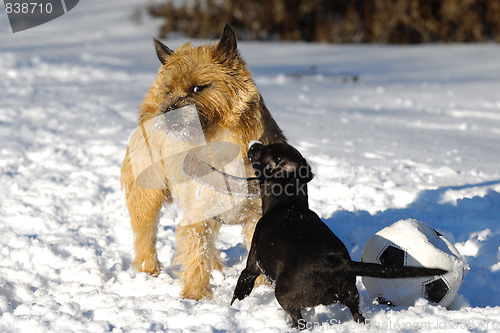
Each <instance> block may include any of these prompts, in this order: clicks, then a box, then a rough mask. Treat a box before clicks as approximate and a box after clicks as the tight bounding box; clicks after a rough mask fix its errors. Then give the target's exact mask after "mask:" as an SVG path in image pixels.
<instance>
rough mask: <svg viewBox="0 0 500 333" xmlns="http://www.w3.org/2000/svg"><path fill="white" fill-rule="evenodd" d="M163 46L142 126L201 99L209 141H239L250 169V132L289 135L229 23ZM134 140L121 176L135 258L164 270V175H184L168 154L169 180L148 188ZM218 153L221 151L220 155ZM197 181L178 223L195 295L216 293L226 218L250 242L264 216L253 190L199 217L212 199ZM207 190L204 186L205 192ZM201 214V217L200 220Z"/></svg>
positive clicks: (188, 290)
mask: <svg viewBox="0 0 500 333" xmlns="http://www.w3.org/2000/svg"><path fill="white" fill-rule="evenodd" d="M155 47H156V53H157V55H158V58H159V59H160V61H161V63H162V66H161V67H160V69H159V71H158V74H157V76H156V78H155V80H154V82H153V85H152V87H151V89H150V90H149V92H148V93H147V95H146V98H145V100H144V102H143V103H142V106H141V108H140V115H139V126H140V127H141V126H143V125H144V124H145V123H146V122H147V121H148V120H151V119H153V118H154V117H156V116H158V115H162V114H167V113H168V112H169V111H170V110H172V109H178V108H181V107H184V106H188V105H195V106H196V109H197V112H198V116H199V119H200V122H201V126H202V128H203V132H204V133H203V134H204V138H205V140H206V142H207V143H208V144H210V143H211V142H216V141H217V142H229V143H232V144H235V145H237V146H238V147H239V149H240V150H241V154H242V156H244V167H245V170H246V173H247V175H252V174H253V170H252V168H251V166H250V163H249V162H248V159H247V158H246V150H247V147H248V144H249V142H250V141H251V140H260V141H261V142H263V143H265V144H269V143H273V142H285V141H286V138H285V137H284V135H283V133H282V131H281V130H280V128H279V127H278V125H277V124H276V122H275V121H274V119H273V118H272V116H271V114H270V113H269V111H268V109H267V108H266V106H265V105H264V101H263V99H262V96H261V95H260V93H259V91H258V89H257V87H256V85H255V83H254V82H253V80H252V78H251V73H250V72H249V70H248V69H247V66H246V63H245V62H244V60H243V59H242V58H241V56H240V55H239V52H238V50H237V44H236V37H235V35H234V32H233V30H232V29H231V27H230V26H229V25H226V26H225V27H224V32H223V35H222V37H221V39H220V40H219V42H218V43H217V44H216V45H205V46H199V47H192V45H191V44H190V43H187V44H185V45H183V46H182V47H180V48H179V49H178V50H177V51H175V52H174V51H172V50H170V49H169V48H168V47H167V46H165V45H164V44H162V43H161V42H159V41H158V40H155ZM149 144H150V145H151V147H149V146H148V149H149V148H151V149H152V150H154V149H155V146H158V145H161V142H155V141H154V140H153V141H151V142H148V145H149ZM134 149H135V148H134V146H133V145H132V144H131V143H130V142H129V145H128V147H127V154H126V156H125V159H124V161H123V165H122V168H121V183H122V186H124V187H125V196H126V202H127V206H128V210H129V214H130V222H131V225H132V230H133V232H134V236H135V251H136V259H135V262H134V265H135V266H136V267H137V269H138V270H139V271H141V272H146V273H149V274H151V275H154V276H157V275H158V274H159V272H160V263H159V261H158V258H157V254H156V235H157V227H158V220H159V216H160V208H161V207H162V205H163V203H164V202H172V200H173V198H172V197H173V195H172V193H173V192H172V188H171V186H169V184H168V182H167V181H165V178H168V177H170V178H169V179H173V178H175V176H176V175H179V176H180V173H181V170H180V168H179V167H178V165H176V164H175V163H171V162H169V161H162V167H163V170H164V174H163V175H161V174H160V176H158V178H159V179H157V180H158V181H160V182H163V184H164V186H163V187H162V188H156V189H155V188H153V189H152V188H145V187H144V186H142V185H141V184H140V183H139V184H138V182H137V179H136V177H135V176H136V175H134V172H133V165H132V164H133V162H132V161H131V159H132V157H131V154H133V152H134V151H133V150H134ZM215 158H217V156H215ZM197 191H199V189H198V187H197V186H195V185H193V186H189V185H187V186H185V187H184V188H183V190H182V191H180V192H181V193H180V194H179V195H176V196H174V197H175V200H176V201H177V202H176V203H177V205H178V206H180V207H183V209H184V215H183V219H184V220H186V219H191V220H189V223H183V221H182V220H181V222H180V223H179V226H178V229H177V235H176V239H177V244H176V258H175V261H174V263H175V264H180V265H181V271H180V275H181V278H182V288H183V289H182V292H181V296H183V297H185V298H191V299H196V300H199V299H202V298H210V297H211V296H212V292H211V290H210V276H211V271H212V269H217V270H221V268H222V263H221V260H220V258H219V252H218V250H217V249H216V248H215V244H214V242H215V239H216V237H217V234H218V230H219V228H220V223H232V224H234V223H238V224H242V225H243V234H244V238H245V242H246V245H247V246H248V247H249V246H250V242H251V239H252V235H253V231H254V229H255V224H256V223H257V221H258V219H259V218H260V216H261V204H260V199H258V198H257V199H251V198H247V199H245V200H244V203H243V204H240V205H238V206H237V207H235V208H234V209H232V210H231V211H228V212H226V213H224V214H221V215H219V216H216V217H214V218H208V219H205V220H202V221H197V222H196V221H195V220H196V218H195V217H193V216H203V211H204V210H207V209H209V208H210V206H211V205H212V203H211V202H210V200H207V201H206V202H205V203H204V202H203V201H200V200H198V201H197V202H196V204H193V200H192V198H194V197H195V196H199V195H200V193H199V192H197ZM202 195H203V193H202ZM193 221H195V222H196V223H193Z"/></svg>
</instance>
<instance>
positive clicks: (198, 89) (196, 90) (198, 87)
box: [193, 84, 208, 94]
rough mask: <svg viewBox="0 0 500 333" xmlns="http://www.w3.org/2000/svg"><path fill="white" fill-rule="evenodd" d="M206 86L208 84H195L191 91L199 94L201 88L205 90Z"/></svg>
mask: <svg viewBox="0 0 500 333" xmlns="http://www.w3.org/2000/svg"><path fill="white" fill-rule="evenodd" d="M207 87H208V84H206V85H203V86H195V87H194V88H193V92H194V93H195V94H199V93H201V92H202V91H203V90H205V89H206V88H207Z"/></svg>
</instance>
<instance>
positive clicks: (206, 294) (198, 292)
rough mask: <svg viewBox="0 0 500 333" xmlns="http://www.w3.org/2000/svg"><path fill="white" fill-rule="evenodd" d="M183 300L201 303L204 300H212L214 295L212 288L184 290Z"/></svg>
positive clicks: (182, 293)
mask: <svg viewBox="0 0 500 333" xmlns="http://www.w3.org/2000/svg"><path fill="white" fill-rule="evenodd" d="M180 295H181V297H182V298H187V299H194V300H195V301H200V300H202V299H212V297H213V293H212V290H210V288H209V287H208V288H198V289H184V290H182V292H181V294H180Z"/></svg>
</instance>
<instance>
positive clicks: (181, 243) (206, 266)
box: [174, 220, 222, 300]
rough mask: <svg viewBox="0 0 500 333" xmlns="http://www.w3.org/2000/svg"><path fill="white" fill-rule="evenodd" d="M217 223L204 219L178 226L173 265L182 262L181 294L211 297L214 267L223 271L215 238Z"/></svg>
mask: <svg viewBox="0 0 500 333" xmlns="http://www.w3.org/2000/svg"><path fill="white" fill-rule="evenodd" d="M219 229H220V224H219V223H217V222H215V221H213V220H208V221H203V222H198V223H194V224H188V225H185V226H184V225H183V223H182V222H181V223H179V227H178V228H177V247H176V258H175V260H174V264H176V265H181V270H180V272H179V273H180V276H181V279H182V291H181V296H182V297H184V298H190V299H195V300H200V299H203V298H205V299H209V298H211V297H212V291H211V289H210V276H211V273H212V270H213V269H216V270H222V262H221V260H220V256H219V251H218V250H217V248H216V247H215V240H216V239H217V235H218V233H219Z"/></svg>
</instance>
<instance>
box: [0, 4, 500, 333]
mask: <svg viewBox="0 0 500 333" xmlns="http://www.w3.org/2000/svg"><path fill="white" fill-rule="evenodd" d="M145 3H146V2H138V1H133V0H109V1H96V0H89V1H80V2H79V4H78V5H77V6H76V7H75V8H74V9H73V10H72V11H71V12H69V13H68V14H66V15H64V16H62V17H60V18H58V19H56V20H54V21H52V22H49V23H47V24H44V25H42V26H39V27H37V28H35V29H31V30H26V31H23V32H20V33H16V34H12V32H11V30H10V27H9V26H8V21H7V20H6V15H5V11H4V9H3V7H2V9H0V17H1V18H2V19H1V21H0V99H1V103H0V184H2V186H0V244H1V248H0V315H1V318H0V331H2V332H110V331H112V332H155V331H164V330H168V331H169V332H175V331H178V332H180V331H183V332H198V331H201V332H204V331H206V332H213V331H222V332H225V331H231V332H232V331H242V332H252V331H256V332H261V331H262V332H281V331H289V330H291V329H290V327H289V323H288V319H287V316H286V314H285V313H284V311H283V310H282V309H281V308H280V306H279V305H278V303H277V302H276V300H275V298H274V294H273V291H272V289H271V288H270V287H265V286H262V287H259V288H257V289H255V290H254V291H253V292H252V294H251V295H250V296H249V297H247V298H246V299H245V300H243V301H241V302H235V304H234V305H233V306H232V307H231V306H230V305H229V302H230V300H231V297H232V292H233V289H234V287H235V285H236V280H237V278H238V276H239V273H240V271H241V270H242V269H243V266H244V262H245V258H246V250H245V249H244V247H243V246H242V245H241V243H242V238H241V236H240V228H239V227H237V226H224V227H223V228H222V231H221V237H220V241H219V242H218V246H219V248H220V249H221V250H222V252H223V257H224V258H225V260H226V265H227V267H226V268H225V270H224V272H223V273H222V274H219V273H216V274H214V277H213V280H212V283H213V289H214V298H213V299H212V300H205V301H199V302H195V301H191V300H185V299H181V298H180V297H179V296H178V294H179V291H180V285H179V280H178V278H177V277H176V276H175V273H174V269H173V268H172V267H170V264H171V261H172V256H173V252H174V248H175V229H176V217H177V216H176V214H175V212H173V211H172V210H165V211H164V213H163V216H162V219H161V225H160V229H159V237H158V238H159V241H158V251H159V258H160V260H161V261H162V264H163V269H162V272H161V274H160V275H159V276H158V277H157V278H153V277H150V276H147V275H145V274H143V273H138V272H137V271H135V270H134V269H133V267H132V262H133V258H134V254H133V245H132V232H131V230H130V225H129V221H128V214H127V210H126V207H125V203H124V195H123V192H122V191H121V189H120V185H119V174H120V165H121V160H122V158H123V156H124V153H125V148H126V144H127V139H128V137H129V135H130V133H132V131H133V130H134V129H135V126H136V121H137V109H138V106H139V104H140V103H141V101H142V98H143V96H144V94H145V92H146V91H147V89H148V87H149V85H150V84H151V82H152V80H153V77H154V74H155V72H156V70H157V68H158V66H159V63H158V61H157V59H156V56H155V54H154V48H153V44H152V37H153V36H154V35H156V33H157V28H158V26H159V24H160V22H159V21H154V20H150V19H148V18H147V17H146V16H143V17H142V23H141V24H134V23H133V22H132V20H131V18H130V17H131V16H132V14H133V12H134V10H136V9H140V8H141V6H143V5H144V4H145ZM0 7H1V6H0ZM222 25H223V23H221V28H222ZM183 42H185V40H182V39H175V40H169V41H167V45H168V46H169V47H171V48H176V47H178V46H180V45H181V44H182V43H183ZM196 43H200V41H196ZM240 50H241V53H242V55H243V57H244V58H245V59H246V60H247V62H248V63H249V65H250V68H251V69H252V71H253V73H254V79H255V81H256V83H257V85H258V86H259V88H260V90H261V93H262V95H263V96H264V99H265V101H266V103H267V106H268V107H269V109H270V110H271V112H272V113H273V115H274V116H275V118H276V120H277V122H278V123H279V124H280V126H281V127H282V129H283V130H284V131H285V133H286V134H287V136H288V137H289V139H290V141H291V143H292V144H293V145H295V146H296V147H297V148H298V149H299V150H300V151H301V152H302V153H303V155H304V156H305V157H306V158H307V159H308V160H309V161H310V163H311V165H312V167H313V172H314V173H315V175H316V177H315V179H314V180H313V181H312V182H311V183H310V187H309V189H310V190H309V196H310V204H311V207H312V209H313V210H315V211H316V212H317V213H318V214H319V215H320V216H321V217H322V219H323V220H324V221H325V223H326V224H327V225H328V226H329V227H330V228H331V229H332V230H333V231H334V232H335V233H336V234H337V235H338V236H339V237H340V238H341V239H342V240H343V241H344V243H345V244H346V246H347V248H348V249H349V251H350V252H351V255H352V257H353V258H354V259H356V260H359V259H360V256H361V250H362V248H363V245H364V243H365V242H366V241H367V240H368V238H369V237H370V236H371V235H373V234H374V233H375V232H377V231H378V230H380V229H382V228H384V227H386V226H388V225H390V224H392V223H394V222H396V221H398V220H400V219H407V218H414V219H417V220H420V221H422V222H424V223H426V224H427V225H429V226H431V227H432V228H434V229H436V230H438V231H440V232H441V233H442V234H443V235H444V236H445V237H446V238H448V239H449V240H450V241H451V242H452V243H453V244H454V245H455V247H456V248H457V249H458V250H459V251H460V252H461V254H462V255H464V256H465V257H466V259H467V261H468V263H469V265H470V267H471V270H470V272H469V273H468V275H467V276H466V277H465V279H464V281H463V284H462V287H461V289H460V290H459V295H458V297H457V298H456V300H455V302H454V303H453V304H452V305H451V306H450V307H449V308H448V309H446V308H443V307H439V306H431V305H429V304H427V303H426V302H425V301H424V300H418V301H417V302H416V303H415V305H414V306H410V307H395V308H391V307H387V306H381V305H376V304H372V300H371V298H370V297H369V295H368V293H367V292H366V290H365V289H364V287H363V285H362V283H361V279H359V280H358V281H359V282H358V288H359V289H360V292H361V297H362V312H363V314H364V315H365V316H366V317H367V318H368V319H369V320H370V322H369V324H368V325H366V326H362V325H358V324H355V323H354V322H353V321H352V320H351V316H350V314H349V313H348V311H347V310H346V308H344V307H343V306H341V305H332V306H321V307H317V308H316V309H314V310H309V311H307V313H306V314H305V317H306V319H308V320H309V321H311V322H312V324H313V326H311V327H312V328H315V329H316V330H317V331H339V332H350V331H353V330H360V331H364V330H374V331H376V330H384V331H391V332H402V331H405V332H407V331H426V332H427V331H431V332H438V331H443V330H445V329H453V331H457V332H485V331H498V330H499V329H500V303H499V299H500V227H499V225H500V223H499V222H500V169H499V165H500V155H499V150H498V147H499V143H500V140H499V139H500V95H499V94H498V92H499V91H500V63H499V62H498V59H500V47H499V45H497V44H467V45H463V44H452V45H440V44H438V45H419V46H382V45H327V44H307V43H276V42H274V43H264V42H260V43H257V42H242V43H240ZM313 65H315V66H316V67H315V70H314V71H312V70H311V66H313ZM353 76H357V77H358V80H357V81H355V80H353V79H352V78H353Z"/></svg>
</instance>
